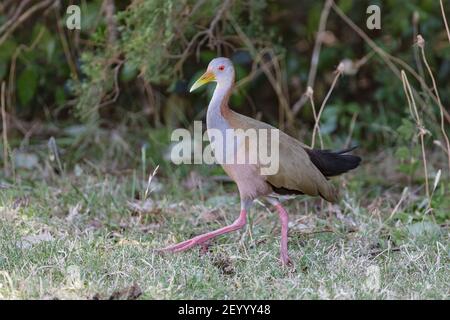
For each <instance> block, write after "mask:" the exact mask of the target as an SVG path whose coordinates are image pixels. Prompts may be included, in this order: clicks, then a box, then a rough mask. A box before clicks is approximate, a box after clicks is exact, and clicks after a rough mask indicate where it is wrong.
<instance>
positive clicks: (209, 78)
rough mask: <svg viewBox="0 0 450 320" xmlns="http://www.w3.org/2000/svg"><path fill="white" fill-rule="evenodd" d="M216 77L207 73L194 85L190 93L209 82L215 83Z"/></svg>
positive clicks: (209, 72)
mask: <svg viewBox="0 0 450 320" xmlns="http://www.w3.org/2000/svg"><path fill="white" fill-rule="evenodd" d="M215 80H216V77H215V76H214V73H212V72H211V71H206V72H205V73H204V74H203V75H202V76H201V77H200V78H199V79H198V80H197V81H195V83H194V84H193V85H192V87H191V90H189V92H192V91H194V90H195V89H197V88H199V87H201V86H202V85H204V84H207V83H208V82H211V81H215Z"/></svg>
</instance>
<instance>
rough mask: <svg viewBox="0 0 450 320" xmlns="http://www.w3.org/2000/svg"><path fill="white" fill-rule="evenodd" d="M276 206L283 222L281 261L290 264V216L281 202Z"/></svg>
mask: <svg viewBox="0 0 450 320" xmlns="http://www.w3.org/2000/svg"><path fill="white" fill-rule="evenodd" d="M275 208H277V210H278V215H279V216H280V222H281V254H280V258H281V263H282V264H283V265H290V264H291V259H289V254H288V229H289V227H288V224H289V217H288V213H287V211H286V210H285V209H284V208H283V206H282V205H281V203H277V204H276V205H275Z"/></svg>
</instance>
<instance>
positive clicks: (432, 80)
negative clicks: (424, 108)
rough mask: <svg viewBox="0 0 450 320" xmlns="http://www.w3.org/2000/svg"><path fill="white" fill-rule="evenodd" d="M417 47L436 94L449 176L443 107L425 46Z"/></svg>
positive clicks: (449, 156)
mask: <svg viewBox="0 0 450 320" xmlns="http://www.w3.org/2000/svg"><path fill="white" fill-rule="evenodd" d="M419 47H420V51H421V53H422V59H423V62H424V63H425V67H426V68H427V70H428V74H429V75H430V78H431V82H432V83H433V89H434V93H435V94H436V98H437V101H438V106H439V115H440V118H441V132H442V135H443V136H444V140H445V144H446V147H447V162H448V173H449V175H450V141H449V139H448V136H447V133H446V132H445V121H444V106H443V105H442V102H441V97H440V95H439V91H438V88H437V85H436V79H435V78H434V75H433V72H432V71H431V67H430V65H429V64H428V60H427V58H426V55H425V45H424V44H423V45H419Z"/></svg>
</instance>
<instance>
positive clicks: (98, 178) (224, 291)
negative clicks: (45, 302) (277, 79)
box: [0, 157, 450, 299]
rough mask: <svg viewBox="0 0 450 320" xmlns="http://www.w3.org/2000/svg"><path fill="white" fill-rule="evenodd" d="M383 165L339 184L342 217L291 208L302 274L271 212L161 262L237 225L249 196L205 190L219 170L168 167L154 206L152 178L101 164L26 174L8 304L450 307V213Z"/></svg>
mask: <svg viewBox="0 0 450 320" xmlns="http://www.w3.org/2000/svg"><path fill="white" fill-rule="evenodd" d="M136 158H139V157H136ZM368 158H369V159H370V157H368ZM372 165H373V164H371V163H368V164H367V163H366V165H365V166H363V167H362V168H360V169H359V170H357V171H355V172H353V173H351V174H350V175H347V176H345V177H342V178H340V179H337V183H339V184H341V185H345V186H346V187H345V189H344V190H343V191H342V201H341V203H340V204H339V205H334V206H327V205H326V204H325V205H324V207H323V209H322V210H321V201H320V200H314V199H309V198H306V197H300V198H298V199H297V200H290V201H288V202H287V208H288V209H289V212H290V219H291V225H290V233H289V238H290V239H289V240H290V242H289V250H290V254H291V258H292V260H293V261H294V263H295V270H290V269H283V268H281V267H280V264H279V260H278V256H279V235H280V226H279V224H278V217H277V215H276V214H275V213H274V212H271V211H270V210H269V208H267V207H265V206H264V205H263V204H262V203H255V205H254V206H253V208H252V210H251V212H250V223H249V224H248V225H247V226H246V227H245V228H244V229H243V230H242V231H241V232H235V233H232V234H229V235H225V236H222V237H220V238H218V239H216V240H214V241H213V242H212V243H211V246H210V247H209V251H208V252H207V253H204V254H202V253H200V251H199V250H198V249H195V250H191V251H188V252H185V253H179V254H174V255H170V254H169V255H161V254H158V253H155V252H154V251H153V250H152V249H154V248H159V247H163V246H165V245H168V244H171V243H174V242H176V241H181V240H184V239H187V238H189V237H192V236H193V235H196V234H199V233H202V232H205V231H209V230H212V229H215V228H218V227H220V226H224V225H225V224H228V223H231V222H232V221H233V220H234V219H235V218H236V217H237V215H238V210H239V199H238V197H237V192H236V187H235V186H234V185H232V184H228V183H223V182H220V181H211V180H209V179H206V178H205V177H206V176H208V175H210V174H211V173H212V172H213V170H215V169H211V168H204V167H200V166H196V167H194V170H195V173H193V174H190V175H183V174H180V172H181V171H183V170H185V171H187V170H190V169H192V168H191V167H189V168H180V169H179V170H178V169H177V170H178V171H177V170H175V171H173V172H170V171H169V170H174V169H173V168H172V169H171V167H170V166H168V165H162V166H161V167H160V169H159V171H158V173H157V175H156V177H154V179H153V181H152V185H151V188H150V190H151V192H150V193H149V195H148V198H147V199H146V200H143V199H139V198H142V196H140V195H142V194H144V191H145V190H146V188H147V185H146V183H147V179H148V177H142V178H138V177H140V176H143V173H142V174H137V173H136V172H134V171H130V170H123V171H117V172H114V173H107V172H102V170H100V169H99V168H95V167H93V163H92V162H91V161H88V162H82V163H80V164H79V165H78V166H77V168H76V169H74V170H66V171H65V173H64V174H61V175H57V174H55V173H54V170H49V169H48V167H47V169H45V167H43V168H44V169H42V170H41V171H39V170H29V171H26V170H25V171H22V172H18V173H16V177H18V178H17V181H16V182H15V183H9V184H8V183H2V185H1V190H0V191H1V193H0V298H2V299H16V298H20V299H68V298H69V299H109V298H117V299H132V298H139V299H202V298H213V299H324V298H325V299H448V298H449V297H450V293H449V289H448V282H449V279H450V272H449V271H450V270H449V258H450V249H449V228H448V227H449V225H448V214H447V213H446V212H447V211H446V208H445V206H447V208H448V204H446V205H444V209H441V212H439V210H437V209H436V212H435V215H434V216H433V215H424V214H422V213H421V212H422V211H423V210H425V208H426V207H424V204H423V203H424V196H423V195H420V194H423V190H422V188H423V187H421V186H420V185H412V186H410V189H408V190H411V191H407V192H403V193H402V190H404V189H403V187H404V186H402V185H401V183H398V182H396V183H392V184H391V185H390V186H388V185H385V186H384V185H383V179H382V177H378V178H379V180H373V179H377V175H375V174H373V173H371V172H370V170H371V169H370V168H371V167H372ZM147 166H148V167H152V165H147ZM140 167H141V166H137V168H140ZM142 167H143V168H145V167H146V165H144V166H142ZM153 169H154V167H152V168H147V170H146V171H147V172H146V173H147V174H148V173H150V172H152V171H153ZM377 170H378V171H377V172H379V168H378V169H377ZM140 171H141V169H139V170H138V172H140ZM370 177H371V178H370ZM371 179H372V180H371ZM3 181H5V180H3ZM384 183H386V181H384ZM439 185H443V182H442V181H441V183H440V184H439ZM440 190H441V187H439V186H438V188H437V190H436V191H435V194H436V195H437V199H438V200H439V199H443V200H442V201H446V200H445V199H447V197H445V196H442V197H441V198H439V193H440ZM439 201H441V200H439ZM425 205H426V201H425ZM435 206H436V203H435ZM443 212H444V213H443Z"/></svg>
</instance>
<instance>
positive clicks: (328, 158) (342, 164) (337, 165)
mask: <svg viewBox="0 0 450 320" xmlns="http://www.w3.org/2000/svg"><path fill="white" fill-rule="evenodd" d="M356 148H357V147H356V146H355V147H352V148H349V149H346V150H341V151H336V152H333V151H330V150H320V149H305V150H306V152H307V153H308V155H309V158H310V159H311V161H312V163H314V165H315V166H316V167H317V169H319V170H320V172H322V174H323V175H324V176H325V177H333V176H337V175H340V174H342V173H344V172H347V171H349V170H352V169H355V168H356V167H357V166H359V163H360V162H361V158H360V157H358V156H352V155H350V154H345V153H347V152H350V151H352V150H354V149H356Z"/></svg>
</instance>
